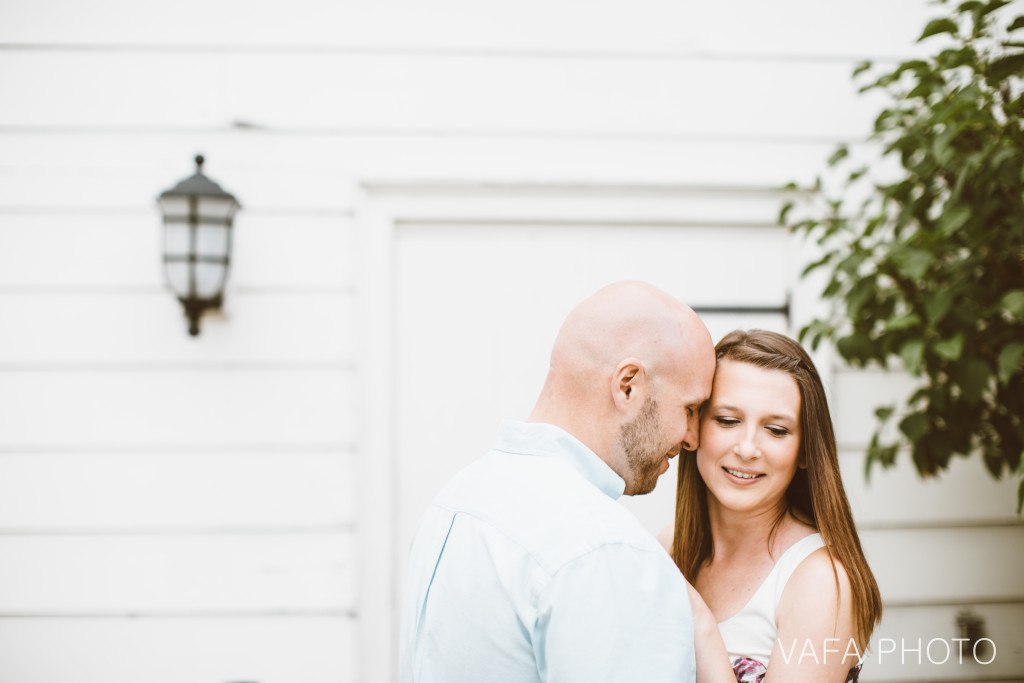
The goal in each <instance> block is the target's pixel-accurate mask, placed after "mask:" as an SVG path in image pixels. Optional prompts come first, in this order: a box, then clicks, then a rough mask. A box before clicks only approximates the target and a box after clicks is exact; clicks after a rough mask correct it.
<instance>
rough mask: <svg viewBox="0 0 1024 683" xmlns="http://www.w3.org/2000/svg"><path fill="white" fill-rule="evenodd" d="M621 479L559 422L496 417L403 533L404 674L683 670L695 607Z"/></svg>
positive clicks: (660, 675) (674, 681) (469, 682)
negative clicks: (494, 437) (487, 446)
mask: <svg viewBox="0 0 1024 683" xmlns="http://www.w3.org/2000/svg"><path fill="white" fill-rule="evenodd" d="M624 488H625V482H624V481H623V480H622V478H621V477H619V476H618V475H617V474H616V473H615V472H614V471H612V469H611V468H610V467H608V465H606V464H605V463H604V461H602V460H601V459H600V458H599V457H597V455H595V454H594V453H593V452H592V451H591V450H589V449H588V448H587V447H586V446H584V445H583V444H582V443H580V442H579V441H578V440H577V439H575V438H573V437H572V436H571V435H569V434H568V433H567V432H565V431H563V430H562V429H559V428H558V427H555V426H552V425H548V424H539V423H522V422H505V423H503V425H502V431H501V435H500V436H499V438H498V441H497V443H496V444H495V446H494V448H493V450H492V451H490V452H489V453H488V454H487V455H485V456H484V457H483V458H481V459H480V460H477V461H476V462H475V463H473V464H472V465H470V466H469V467H467V468H466V469H464V470H463V471H462V472H460V473H459V474H457V475H456V476H455V477H454V478H453V479H452V480H451V481H450V482H449V483H448V484H447V486H446V487H445V488H444V489H443V490H442V491H441V493H440V494H439V495H438V497H437V498H436V499H435V500H434V502H433V504H432V505H431V506H430V508H429V509H428V510H427V512H426V513H425V515H424V517H423V519H422V520H421V522H420V526H419V528H418V529H417V532H416V536H415V538H414V539H413V543H412V547H411V551H410V556H409V576H408V581H407V583H406V591H405V601H404V604H403V607H402V631H401V641H400V656H399V680H400V682H401V683H413V682H415V683H441V682H444V683H533V682H536V681H545V682H547V683H566V682H569V681H574V682H577V681H578V682H579V683H602V682H605V681H607V682H608V683H611V682H613V681H614V682H615V683H624V682H633V681H635V682H637V683H692V682H693V681H694V658H693V617H692V613H691V611H690V603H689V598H688V595H687V592H686V584H685V582H684V581H683V578H682V576H681V575H680V573H679V570H678V569H676V566H675V565H674V564H673V562H672V560H671V559H670V558H669V556H668V553H666V552H665V550H664V549H663V548H662V547H661V546H660V545H659V544H658V542H657V540H656V539H655V538H654V537H653V536H652V535H651V534H650V533H649V532H648V531H647V530H646V529H645V528H644V527H643V526H642V525H641V524H640V522H639V521H638V520H637V519H636V517H634V516H633V515H632V514H631V513H630V512H629V511H628V510H626V509H625V508H624V507H622V506H621V505H620V504H619V503H618V502H616V499H617V498H618V497H619V496H621V495H622V492H623V490H624Z"/></svg>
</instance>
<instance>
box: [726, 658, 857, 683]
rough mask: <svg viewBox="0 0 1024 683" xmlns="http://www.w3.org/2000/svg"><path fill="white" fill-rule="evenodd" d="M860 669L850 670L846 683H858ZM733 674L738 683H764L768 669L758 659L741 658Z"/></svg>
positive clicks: (734, 666) (733, 669)
mask: <svg viewBox="0 0 1024 683" xmlns="http://www.w3.org/2000/svg"><path fill="white" fill-rule="evenodd" d="M860 667H861V665H860V664H858V665H857V666H855V667H853V668H852V669H850V673H848V674H846V683H857V679H858V678H860ZM732 672H733V674H735V675H736V683H762V681H764V675H765V674H766V673H768V669H767V667H765V665H764V664H762V663H761V662H759V661H757V660H756V659H751V658H750V657H740V658H739V659H737V660H736V663H735V664H733V665H732Z"/></svg>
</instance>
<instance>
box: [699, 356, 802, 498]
mask: <svg viewBox="0 0 1024 683" xmlns="http://www.w3.org/2000/svg"><path fill="white" fill-rule="evenodd" d="M799 453H800V389H799V387H798V386H797V384H796V380H795V379H793V377H792V375H790V374H789V373H787V372H784V371H782V370H769V369H766V368H761V367H758V366H756V365H751V364H750V363H743V362H740V361H733V360H723V361H720V362H719V364H718V368H717V370H716V371H715V383H714V386H713V387H712V389H711V398H710V400H709V401H708V404H707V406H706V407H705V409H704V411H703V413H702V414H701V425H700V449H699V450H698V451H697V469H698V470H699V471H700V476H701V478H702V479H703V480H704V483H705V484H707V487H708V493H709V496H708V505H709V506H720V507H721V508H723V509H726V510H732V511H736V512H747V513H759V512H766V513H771V512H774V511H777V510H778V509H779V507H780V506H781V505H782V503H783V501H784V499H785V496H786V489H787V488H788V487H789V483H790V482H791V481H792V480H793V475H794V474H796V469H797V466H798V463H797V457H798V455H799Z"/></svg>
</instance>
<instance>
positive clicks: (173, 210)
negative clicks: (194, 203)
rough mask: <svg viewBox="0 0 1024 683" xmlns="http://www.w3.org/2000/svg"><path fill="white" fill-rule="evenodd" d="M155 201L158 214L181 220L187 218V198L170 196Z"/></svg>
mask: <svg viewBox="0 0 1024 683" xmlns="http://www.w3.org/2000/svg"><path fill="white" fill-rule="evenodd" d="M157 201H158V203H159V204H160V212H161V213H162V214H163V215H164V216H165V217H173V218H182V217H184V216H188V197H185V196H180V195H170V196H167V197H160V199H159V200H157Z"/></svg>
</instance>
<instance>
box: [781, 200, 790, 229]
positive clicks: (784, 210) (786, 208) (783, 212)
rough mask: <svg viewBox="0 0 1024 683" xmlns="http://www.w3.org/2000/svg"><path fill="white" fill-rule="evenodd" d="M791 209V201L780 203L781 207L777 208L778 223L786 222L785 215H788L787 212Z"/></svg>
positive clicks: (783, 223)
mask: <svg viewBox="0 0 1024 683" xmlns="http://www.w3.org/2000/svg"><path fill="white" fill-rule="evenodd" d="M792 210H793V202H786V203H785V204H783V205H782V208H781V209H780V210H779V225H785V224H786V216H788V215H789V212H790V211H792Z"/></svg>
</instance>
